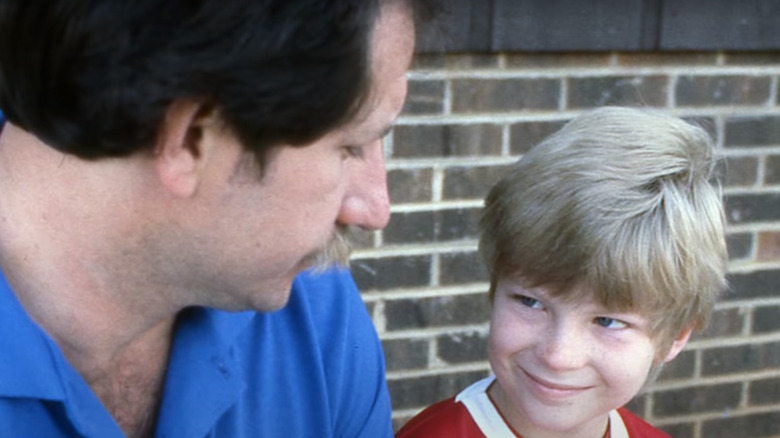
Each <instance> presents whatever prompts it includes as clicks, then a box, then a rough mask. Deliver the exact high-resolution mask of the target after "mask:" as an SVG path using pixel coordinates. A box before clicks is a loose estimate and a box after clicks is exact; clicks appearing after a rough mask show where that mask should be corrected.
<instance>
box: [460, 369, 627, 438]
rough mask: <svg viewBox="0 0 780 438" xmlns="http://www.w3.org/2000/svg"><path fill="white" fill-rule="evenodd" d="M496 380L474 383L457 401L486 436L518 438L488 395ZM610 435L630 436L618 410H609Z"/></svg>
mask: <svg viewBox="0 0 780 438" xmlns="http://www.w3.org/2000/svg"><path fill="white" fill-rule="evenodd" d="M495 380H496V376H490V377H486V378H484V379H482V380H479V381H477V382H474V383H472V384H471V386H469V387H468V388H466V389H464V390H463V391H461V392H460V393H459V394H458V395H457V396H455V403H463V405H464V406H465V407H466V409H467V410H468V411H469V414H471V418H473V419H474V422H475V423H476V424H477V426H479V429H480V430H481V431H482V433H484V434H485V436H486V437H488V438H517V437H516V435H515V434H514V432H512V429H510V428H509V426H508V425H507V424H506V422H504V419H503V418H502V417H501V414H500V413H499V412H498V410H497V409H496V407H495V405H494V404H493V402H492V401H490V398H489V397H488V395H487V389H488V388H489V387H490V385H491V384H492V383H493V382H494V381H495ZM609 436H610V438H629V436H628V431H627V430H626V425H625V424H624V423H623V419H622V418H621V417H620V414H619V413H618V411H617V410H612V411H610V412H609Z"/></svg>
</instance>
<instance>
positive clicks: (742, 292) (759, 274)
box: [723, 270, 780, 300]
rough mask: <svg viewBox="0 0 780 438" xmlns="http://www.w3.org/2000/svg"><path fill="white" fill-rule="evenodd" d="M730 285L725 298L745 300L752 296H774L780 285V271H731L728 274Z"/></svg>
mask: <svg viewBox="0 0 780 438" xmlns="http://www.w3.org/2000/svg"><path fill="white" fill-rule="evenodd" d="M728 281H729V284H730V285H731V288H730V291H729V293H727V294H726V295H725V296H724V297H723V299H725V300H747V299H752V298H775V297H777V293H778V288H779V287H780V272H778V271H770V270H763V271H753V272H746V273H733V274H730V275H729V276H728Z"/></svg>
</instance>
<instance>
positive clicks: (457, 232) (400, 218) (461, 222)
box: [384, 208, 481, 245]
mask: <svg viewBox="0 0 780 438" xmlns="http://www.w3.org/2000/svg"><path fill="white" fill-rule="evenodd" d="M480 211H481V209H479V208H457V209H447V210H436V211H421V212H411V213H394V214H393V215H392V216H391V217H390V223H389V224H388V225H387V228H385V230H384V242H385V243H386V244H390V245H399V244H409V243H423V242H444V241H457V240H464V239H474V238H476V236H477V224H478V222H479V214H480Z"/></svg>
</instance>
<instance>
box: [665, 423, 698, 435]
mask: <svg viewBox="0 0 780 438" xmlns="http://www.w3.org/2000/svg"><path fill="white" fill-rule="evenodd" d="M656 427H657V428H658V429H661V430H662V431H664V432H666V433H667V435H669V436H671V437H674V438H696V435H695V433H696V432H695V429H694V427H693V424H691V423H673V424H664V425H662V426H656Z"/></svg>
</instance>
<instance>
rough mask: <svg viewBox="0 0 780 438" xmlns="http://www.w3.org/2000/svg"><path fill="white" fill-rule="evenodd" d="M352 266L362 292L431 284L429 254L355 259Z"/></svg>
mask: <svg viewBox="0 0 780 438" xmlns="http://www.w3.org/2000/svg"><path fill="white" fill-rule="evenodd" d="M350 267H351V268H352V275H353V276H354V277H355V283H357V285H358V288H360V290H361V291H362V292H371V291H376V290H388V289H396V288H408V287H422V286H428V285H430V276H431V256H429V255H424V256H406V257H384V258H379V259H360V260H353V261H352V262H351V263H350Z"/></svg>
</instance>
